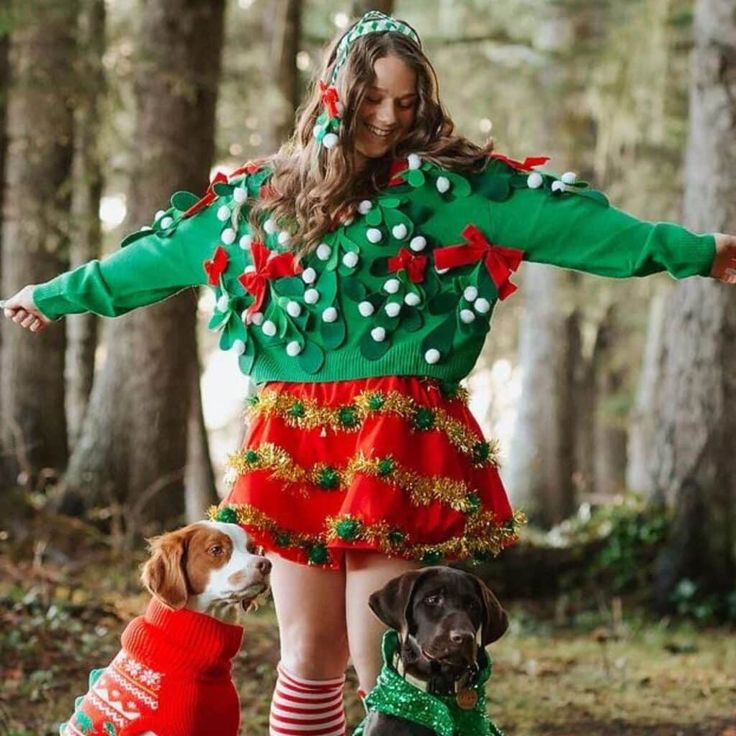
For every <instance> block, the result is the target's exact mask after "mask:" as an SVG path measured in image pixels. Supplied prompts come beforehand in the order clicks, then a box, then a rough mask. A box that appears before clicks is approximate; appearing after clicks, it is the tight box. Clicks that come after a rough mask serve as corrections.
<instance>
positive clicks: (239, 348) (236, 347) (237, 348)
mask: <svg viewBox="0 0 736 736" xmlns="http://www.w3.org/2000/svg"><path fill="white" fill-rule="evenodd" d="M230 349H231V350H232V351H233V352H234V353H235V355H242V354H243V353H244V352H245V343H244V342H243V341H242V340H235V341H234V342H233V344H232V347H231V348H230Z"/></svg>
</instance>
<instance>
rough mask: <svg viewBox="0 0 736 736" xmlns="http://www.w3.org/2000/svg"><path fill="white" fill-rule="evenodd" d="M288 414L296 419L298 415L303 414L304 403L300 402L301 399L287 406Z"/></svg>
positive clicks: (301, 415)
mask: <svg viewBox="0 0 736 736" xmlns="http://www.w3.org/2000/svg"><path fill="white" fill-rule="evenodd" d="M289 416H292V417H294V418H296V419H298V418H299V417H303V416H304V404H302V402H301V401H295V402H294V403H293V404H292V405H291V406H290V407H289Z"/></svg>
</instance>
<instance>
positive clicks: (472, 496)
mask: <svg viewBox="0 0 736 736" xmlns="http://www.w3.org/2000/svg"><path fill="white" fill-rule="evenodd" d="M465 500H466V501H467V504H468V513H469V514H475V513H476V512H477V511H478V509H479V508H480V497H479V496H478V494H477V493H469V494H468V495H467V496H466V497H465Z"/></svg>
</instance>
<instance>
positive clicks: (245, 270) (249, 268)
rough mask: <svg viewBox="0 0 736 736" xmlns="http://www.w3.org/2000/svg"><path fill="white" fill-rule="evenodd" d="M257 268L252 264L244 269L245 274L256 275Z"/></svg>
mask: <svg viewBox="0 0 736 736" xmlns="http://www.w3.org/2000/svg"><path fill="white" fill-rule="evenodd" d="M255 271H256V267H255V266H254V265H253V264H252V263H251V264H249V265H248V266H246V267H245V268H244V269H243V273H255Z"/></svg>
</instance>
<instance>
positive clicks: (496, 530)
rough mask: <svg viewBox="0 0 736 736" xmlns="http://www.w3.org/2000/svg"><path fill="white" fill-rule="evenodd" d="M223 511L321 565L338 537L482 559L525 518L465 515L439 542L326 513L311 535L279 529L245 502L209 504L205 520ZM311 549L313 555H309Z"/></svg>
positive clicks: (391, 553) (387, 550) (424, 554)
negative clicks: (457, 530)
mask: <svg viewBox="0 0 736 736" xmlns="http://www.w3.org/2000/svg"><path fill="white" fill-rule="evenodd" d="M223 512H226V513H227V520H229V521H236V522H237V523H239V524H245V525H249V526H253V527H256V528H257V529H258V530H260V531H266V532H268V533H269V534H271V535H272V537H273V538H274V541H275V542H276V544H277V546H282V547H300V548H302V549H304V550H305V551H306V552H307V554H308V557H309V561H310V563H311V564H324V563H325V562H326V561H327V560H328V558H329V549H328V547H327V545H328V544H330V543H332V542H336V541H338V540H339V541H342V542H348V543H350V542H369V543H370V544H374V545H375V546H376V547H377V548H378V549H379V550H380V551H381V552H383V553H384V554H385V555H387V556H388V557H403V558H406V559H414V560H421V561H423V562H426V563H432V564H434V563H437V562H439V561H440V560H442V559H445V558H449V559H467V558H475V559H485V558H487V557H491V556H496V555H497V554H498V553H499V552H501V550H503V549H504V547H507V546H508V545H509V544H511V543H513V542H514V541H516V539H517V538H518V536H519V529H520V527H521V525H522V524H524V523H525V522H526V518H525V517H524V514H523V513H522V512H520V511H517V512H516V513H515V514H514V515H513V517H512V518H511V519H509V520H508V521H506V522H503V523H499V522H498V521H496V519H495V516H494V514H493V512H490V511H488V512H481V513H477V514H472V515H469V516H468V518H467V521H466V525H465V530H464V533H463V534H462V535H461V536H459V537H452V538H451V539H447V540H445V541H444V542H440V543H435V544H415V543H412V542H411V539H410V536H409V535H408V534H407V533H405V532H404V531H403V530H401V529H398V528H391V527H390V526H389V525H388V524H387V523H386V522H385V521H381V522H378V523H376V524H365V523H364V522H363V521H361V520H360V519H359V518H357V517H354V516H349V515H347V514H343V515H340V516H333V517H328V518H327V519H326V520H325V523H326V527H327V528H326V530H325V531H324V532H322V533H320V534H317V535H312V536H309V535H306V534H302V533H300V532H294V531H292V530H288V529H283V528H281V527H279V526H278V525H277V524H276V522H275V521H274V520H273V519H272V518H271V517H269V516H267V515H266V514H264V513H263V512H262V511H260V510H258V509H256V508H255V507H253V506H250V505H248V504H232V505H229V506H225V507H223V508H218V507H217V506H212V507H211V508H210V510H209V518H210V519H218V516H219V515H222V514H223ZM315 553H316V554H315Z"/></svg>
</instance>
